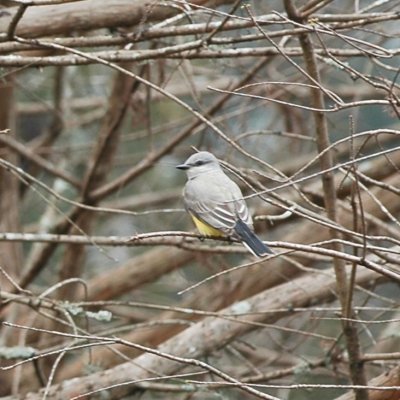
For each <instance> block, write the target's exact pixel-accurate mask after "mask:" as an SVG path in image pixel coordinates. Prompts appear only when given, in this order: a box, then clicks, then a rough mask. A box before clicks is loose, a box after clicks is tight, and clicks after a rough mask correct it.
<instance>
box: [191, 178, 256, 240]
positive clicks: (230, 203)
mask: <svg viewBox="0 0 400 400" xmlns="http://www.w3.org/2000/svg"><path fill="white" fill-rule="evenodd" d="M184 198H185V206H186V208H187V209H188V211H189V212H190V213H192V214H193V215H195V216H196V218H198V219H200V220H201V221H202V222H205V223H207V224H209V225H211V226H212V227H214V228H216V229H219V230H221V231H222V232H224V233H225V234H227V235H231V234H233V232H234V227H235V225H236V222H237V221H238V219H241V220H242V221H243V222H244V223H245V224H247V225H249V226H250V227H252V220H251V216H250V212H249V209H248V208H247V205H246V203H245V201H244V199H243V195H242V193H241V191H240V189H239V187H238V186H237V185H236V183H234V182H233V181H232V180H231V179H230V178H228V177H227V176H226V175H225V174H224V173H223V172H222V171H219V173H215V174H214V175H213V176H208V177H207V178H206V177H205V176H204V177H203V176H199V177H197V178H196V179H192V180H189V181H188V182H187V184H186V186H185V191H184Z"/></svg>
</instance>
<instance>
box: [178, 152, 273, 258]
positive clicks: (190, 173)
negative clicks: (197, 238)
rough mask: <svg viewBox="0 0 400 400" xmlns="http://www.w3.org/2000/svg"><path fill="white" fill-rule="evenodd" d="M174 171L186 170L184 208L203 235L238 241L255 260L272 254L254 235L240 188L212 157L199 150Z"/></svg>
mask: <svg viewBox="0 0 400 400" xmlns="http://www.w3.org/2000/svg"><path fill="white" fill-rule="evenodd" d="M176 168H178V169H182V170H185V171H186V174H187V177H188V181H187V182H186V185H185V188H184V191H183V197H184V202H185V207H186V210H187V211H188V212H189V214H190V216H191V217H192V219H193V221H194V223H195V225H196V227H197V229H198V230H199V232H200V233H201V234H202V235H205V236H228V237H231V238H235V239H238V240H240V241H241V242H242V243H243V244H244V245H245V246H246V247H247V248H248V249H249V250H250V251H251V252H252V253H253V254H254V255H256V256H258V257H262V256H264V255H266V254H273V252H272V250H271V249H270V248H268V247H267V246H266V245H265V244H264V243H263V242H262V241H261V240H260V239H259V238H258V237H257V236H256V234H255V233H254V230H253V221H252V218H251V215H250V212H249V209H248V208H247V205H246V202H245V201H244V199H243V195H242V192H241V190H240V188H239V186H238V185H237V184H236V183H235V182H233V180H232V179H230V178H229V177H228V176H227V175H226V174H225V173H224V171H223V170H222V168H221V166H220V164H219V162H218V160H217V158H216V157H215V156H214V155H213V154H211V153H209V152H207V151H200V152H199V153H196V154H193V155H192V156H190V157H189V158H188V159H187V160H186V161H185V163H184V164H181V165H177V167H176Z"/></svg>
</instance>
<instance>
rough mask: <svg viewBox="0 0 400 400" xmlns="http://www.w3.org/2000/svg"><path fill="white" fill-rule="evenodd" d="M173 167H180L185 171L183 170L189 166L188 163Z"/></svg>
mask: <svg viewBox="0 0 400 400" xmlns="http://www.w3.org/2000/svg"><path fill="white" fill-rule="evenodd" d="M175 168H178V169H181V170H183V171H185V170H187V169H189V168H190V165H187V164H179V165H177V166H176V167H175Z"/></svg>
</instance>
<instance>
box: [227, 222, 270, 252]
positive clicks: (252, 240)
mask: <svg viewBox="0 0 400 400" xmlns="http://www.w3.org/2000/svg"><path fill="white" fill-rule="evenodd" d="M234 229H235V232H236V234H237V235H238V236H239V238H240V240H241V241H242V242H243V244H244V245H245V246H246V247H247V248H248V249H249V250H250V251H251V252H252V253H253V254H254V255H256V256H258V257H262V256H265V255H266V254H274V252H273V251H272V250H271V249H270V248H269V247H268V246H266V245H265V244H264V243H263V242H262V241H261V240H260V239H259V238H258V237H257V235H256V234H255V233H254V232H253V231H252V230H251V229H250V228H249V227H248V226H247V225H246V224H245V223H244V222H243V221H242V220H240V219H239V220H238V222H236V225H235V228H234Z"/></svg>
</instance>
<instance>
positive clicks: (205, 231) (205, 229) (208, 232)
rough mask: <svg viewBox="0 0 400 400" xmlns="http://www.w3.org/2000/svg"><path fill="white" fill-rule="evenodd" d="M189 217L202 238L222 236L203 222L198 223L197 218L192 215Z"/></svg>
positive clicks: (218, 231)
mask: <svg viewBox="0 0 400 400" xmlns="http://www.w3.org/2000/svg"><path fill="white" fill-rule="evenodd" d="M191 217H192V219H193V222H194V223H195V225H196V228H197V229H198V231H199V232H200V233H201V234H202V235H204V236H224V234H223V233H222V232H221V231H220V230H218V229H216V228H213V227H212V226H210V225H208V224H206V223H205V222H203V221H200V220H199V219H198V218H196V217H195V216H193V215H191Z"/></svg>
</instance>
